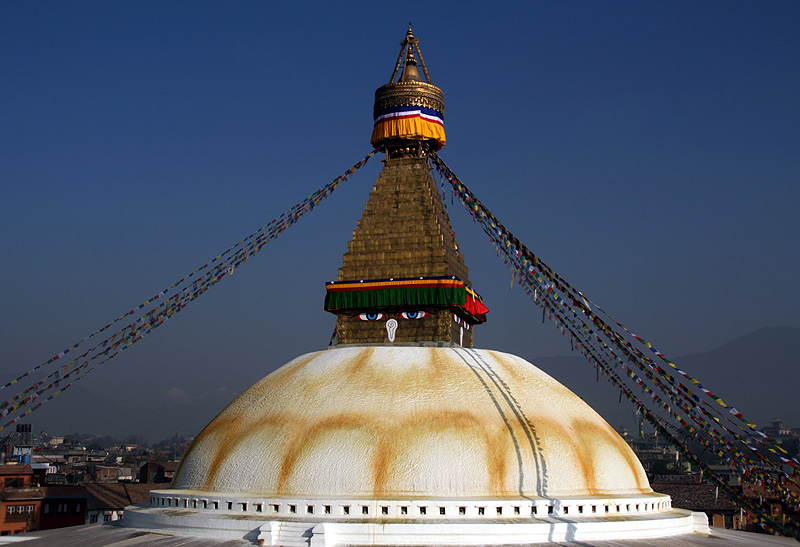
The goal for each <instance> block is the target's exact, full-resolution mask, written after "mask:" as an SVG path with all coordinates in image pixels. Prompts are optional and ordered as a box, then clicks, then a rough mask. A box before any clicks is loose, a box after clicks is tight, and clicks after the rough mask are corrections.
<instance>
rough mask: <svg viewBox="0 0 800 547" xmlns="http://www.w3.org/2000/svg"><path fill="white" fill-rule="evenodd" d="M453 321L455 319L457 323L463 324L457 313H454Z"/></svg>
mask: <svg viewBox="0 0 800 547" xmlns="http://www.w3.org/2000/svg"><path fill="white" fill-rule="evenodd" d="M453 321H455V322H456V324H457V325H460V324H461V318H460V317H459V316H457V315H456V314H453Z"/></svg>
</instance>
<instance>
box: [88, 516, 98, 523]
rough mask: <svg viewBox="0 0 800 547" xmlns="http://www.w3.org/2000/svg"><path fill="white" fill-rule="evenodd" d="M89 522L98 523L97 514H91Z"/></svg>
mask: <svg viewBox="0 0 800 547" xmlns="http://www.w3.org/2000/svg"><path fill="white" fill-rule="evenodd" d="M89 524H97V515H89Z"/></svg>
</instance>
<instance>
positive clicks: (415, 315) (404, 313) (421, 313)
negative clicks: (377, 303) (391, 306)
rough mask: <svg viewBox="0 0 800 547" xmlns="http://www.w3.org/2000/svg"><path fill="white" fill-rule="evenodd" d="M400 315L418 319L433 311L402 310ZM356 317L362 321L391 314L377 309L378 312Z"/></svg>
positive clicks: (375, 319) (360, 314) (377, 319)
mask: <svg viewBox="0 0 800 547" xmlns="http://www.w3.org/2000/svg"><path fill="white" fill-rule="evenodd" d="M398 315H399V316H400V317H401V318H402V319H410V320H416V319H422V318H423V317H428V316H429V315H431V312H427V311H424V310H414V311H402V312H400V313H399V314H398ZM354 317H357V318H358V319H360V320H361V321H380V320H381V319H386V318H387V317H389V316H388V314H386V313H384V312H382V311H376V312H363V313H359V314H357V315H355V316H354Z"/></svg>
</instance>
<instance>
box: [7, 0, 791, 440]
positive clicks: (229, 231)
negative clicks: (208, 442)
mask: <svg viewBox="0 0 800 547" xmlns="http://www.w3.org/2000/svg"><path fill="white" fill-rule="evenodd" d="M401 6H402V7H398V6H397V3H382V4H381V3H369V4H368V3H361V4H359V3H338V2H319V3H303V2H296V3H290V2H282V3H270V2H234V3H222V2H147V1H144V2H72V3H67V2H47V1H43V2H22V1H6V2H2V3H0V78H1V81H2V83H0V98H2V100H0V123H1V124H2V125H1V126H0V127H2V129H1V130H0V188H2V199H0V247H1V248H2V256H3V267H2V268H1V269H0V282H2V287H3V292H2V295H3V296H2V306H1V307H2V316H1V317H0V321H1V323H0V325H1V326H2V328H1V329H0V344H2V361H1V362H0V370H2V372H3V378H2V381H3V382H5V381H7V379H10V378H12V377H14V376H16V375H17V374H18V373H21V372H23V371H25V370H27V369H28V368H30V367H31V366H33V365H35V364H38V363H40V362H41V361H43V360H45V359H47V358H49V357H50V356H52V355H53V354H55V353H57V352H59V351H60V350H62V349H63V348H65V347H67V346H70V345H71V344H72V343H74V342H75V341H77V340H79V339H80V338H82V337H83V336H85V335H86V334H88V333H90V332H92V331H94V330H95V329H97V328H99V327H100V326H102V325H103V324H105V323H107V322H108V321H109V320H111V319H113V318H116V317H117V316H119V315H121V314H122V313H124V312H125V311H127V310H128V309H130V308H131V307H132V306H134V305H136V304H138V303H140V302H142V301H143V300H145V299H146V298H148V297H149V296H151V295H153V294H154V293H156V292H158V291H160V290H161V289H163V288H165V287H166V286H168V285H169V284H171V283H172V282H173V281H176V280H177V279H179V278H180V277H182V276H183V275H184V274H186V273H188V272H190V271H192V270H194V269H195V268H196V267H198V266H200V265H201V264H203V263H204V262H206V261H207V260H208V259H210V258H213V257H214V256H216V255H217V254H218V253H219V252H221V251H223V250H225V249H227V248H228V247H229V246H230V245H231V244H233V243H235V242H237V241H239V240H240V239H241V238H242V237H244V236H246V235H247V234H249V233H251V232H253V231H255V230H256V229H258V228H259V227H261V226H262V225H264V224H265V223H266V222H268V221H269V220H271V219H272V218H274V217H276V216H278V215H279V214H280V213H282V212H283V211H285V210H286V209H287V208H289V207H291V206H292V205H294V204H295V203H297V202H298V201H300V200H301V199H303V198H304V197H305V196H307V195H308V194H310V193H311V192H313V191H314V190H316V189H317V188H319V187H320V186H322V185H323V184H325V183H326V182H327V181H329V180H330V179H332V178H333V177H335V176H336V175H338V174H339V173H341V172H342V171H343V170H345V169H346V168H348V167H349V166H350V165H352V164H353V163H355V162H356V161H357V160H358V159H360V158H361V157H363V156H364V155H365V154H366V153H368V152H369V150H370V146H369V137H370V133H371V126H372V101H373V93H374V90H375V89H376V88H377V87H379V86H380V85H383V84H385V83H387V81H388V78H389V76H390V74H391V71H392V68H393V66H394V62H395V59H396V57H397V52H398V49H399V41H400V40H401V39H402V38H403V36H404V33H405V30H406V28H407V24H408V22H409V21H411V22H412V23H413V26H414V31H415V34H416V35H417V36H418V37H419V38H420V40H421V46H422V51H423V53H424V56H425V60H426V62H427V64H428V68H429V69H430V72H431V76H432V78H433V81H434V83H435V84H436V85H438V86H439V87H441V88H442V89H443V90H444V93H445V105H446V112H445V127H446V130H447V135H448V145H447V147H446V148H445V149H444V150H443V151H442V153H441V155H442V157H443V158H444V160H445V161H446V162H447V163H448V164H449V165H450V167H451V168H452V169H453V170H454V171H455V172H456V173H457V174H458V175H459V176H460V178H461V179H462V180H463V181H464V182H465V183H466V184H467V185H468V186H469V187H470V188H471V189H472V190H473V192H475V194H476V195H477V196H478V197H479V198H480V199H481V200H482V201H483V202H484V203H485V204H486V205H487V206H488V207H489V208H490V210H492V212H493V213H494V214H495V215H496V216H497V217H498V218H500V219H501V220H502V221H503V222H504V223H505V224H506V226H507V227H508V228H510V229H511V230H512V231H513V232H514V233H515V234H516V235H517V236H518V237H519V239H520V240H521V241H523V242H524V243H525V244H526V245H527V246H528V247H530V248H531V249H533V250H534V252H536V253H537V254H538V255H539V256H541V257H542V258H543V259H544V260H545V261H547V262H548V263H549V264H550V265H551V266H552V267H553V268H555V269H556V270H557V271H558V272H559V273H560V274H561V275H562V276H564V277H565V278H566V279H568V280H569V281H570V282H571V283H572V284H573V285H574V286H576V287H578V288H579V289H580V290H581V291H582V292H583V293H584V294H586V295H587V296H589V297H590V298H591V299H593V300H594V301H596V302H598V303H599V304H600V305H601V306H603V307H604V308H605V309H607V310H608V311H610V312H611V313H612V315H614V316H615V318H617V319H618V320H619V321H621V322H622V323H625V324H626V325H628V326H629V327H630V328H631V329H632V330H633V331H634V332H636V333H638V334H640V335H642V336H645V337H646V338H648V339H650V340H652V341H653V342H654V343H655V344H656V345H657V346H658V347H659V348H660V349H661V350H662V351H663V352H664V353H666V354H667V355H668V356H672V357H678V356H680V355H684V354H688V353H693V352H698V351H705V350H710V349H713V348H714V347H717V346H719V345H720V344H723V343H725V342H727V341H729V340H731V339H733V338H735V337H737V336H740V335H743V334H746V333H749V332H752V331H754V330H756V329H758V328H761V327H764V326H773V325H791V326H800V320H798V318H797V317H798V316H797V309H798V307H799V306H798V305H800V297H798V292H797V282H796V272H797V271H798V269H799V268H798V266H800V251H798V248H799V246H798V242H797V239H798V236H800V220H798V215H797V212H796V209H797V206H798V203H800V190H798V181H799V180H800V100H798V97H800V71H798V69H797V66H798V65H797V63H798V59H799V58H800V33H798V31H797V29H798V28H800V3H798V2H794V1H785V2H783V1H774V2H768V3H756V2H737V1H733V2H721V1H714V2H711V1H709V2H694V1H693V2H680V1H679V2H627V1H616V2H606V3H601V2H594V1H569V2H566V1H565V2H517V3H487V2H480V3H478V2H474V3H469V2H466V3H465V2H435V3H432V2H413V1H412V2H404V3H402V4H401ZM380 165H381V164H380V161H377V160H373V161H372V162H370V164H369V165H368V166H367V167H366V168H365V169H363V170H361V171H360V172H359V173H358V174H357V175H356V176H355V177H354V178H352V179H351V180H350V181H349V182H348V183H347V184H346V185H345V186H344V187H342V188H341V189H340V190H338V191H337V192H336V193H335V194H334V195H333V196H332V197H331V198H329V199H328V200H327V201H326V202H324V203H323V206H322V207H321V208H319V209H316V210H314V211H313V212H312V213H311V214H310V215H309V216H307V217H306V218H305V219H304V220H303V221H302V222H301V223H300V224H298V225H296V226H294V227H292V228H291V229H290V230H289V231H287V232H285V233H284V234H283V236H282V237H280V238H279V239H278V240H277V241H275V242H274V243H271V244H270V245H268V246H267V247H265V248H264V250H262V252H261V253H260V254H259V255H258V256H257V257H256V258H255V259H253V260H251V261H248V263H247V264H245V265H244V266H243V267H242V268H240V269H237V271H236V272H235V275H234V276H233V277H231V278H230V279H226V280H225V281H224V282H223V283H221V284H220V285H218V286H217V287H215V288H214V289H213V290H212V291H210V292H209V293H207V294H206V295H205V296H204V297H203V298H201V299H200V300H198V301H196V302H194V303H193V304H192V305H191V306H190V307H189V308H188V309H187V310H186V311H185V312H184V313H182V314H181V316H179V317H177V318H176V319H175V320H173V321H170V322H169V323H168V324H166V325H165V326H164V327H162V328H161V329H159V330H158V331H156V332H155V333H154V334H152V335H150V336H149V337H148V338H147V339H146V341H145V342H144V343H143V344H140V345H137V347H134V348H133V349H132V350H130V351H128V352H126V354H125V355H124V356H122V357H120V358H117V359H114V360H112V361H110V362H109V363H107V364H106V365H104V366H103V368H102V369H99V370H97V371H95V372H94V373H92V374H91V375H89V376H88V377H87V378H86V379H84V380H82V381H81V382H79V384H77V385H76V387H75V389H73V390H70V392H66V393H65V394H63V395H62V396H60V397H59V398H58V399H56V400H54V401H52V402H51V403H49V404H48V405H47V406H48V407H49V408H42V409H41V410H39V411H37V412H35V413H34V414H32V415H31V416H30V417H29V418H30V419H29V421H31V422H32V423H33V424H34V429H35V430H37V431H39V430H42V429H45V430H48V431H52V432H58V431H61V432H64V431H65V430H66V431H75V430H80V431H92V430H95V431H102V432H112V430H113V429H114V428H115V427H116V428H118V429H117V432H119V433H128V432H130V433H134V432H147V431H151V432H152V433H151V434H150V435H149V437H150V439H151V440H158V439H159V438H160V437H161V436H162V435H161V434H162V433H169V432H180V433H186V434H189V433H195V432H197V431H199V428H200V427H202V426H203V425H204V424H205V423H206V422H208V421H209V420H210V419H211V418H212V417H213V416H214V415H215V414H216V413H217V412H218V411H219V410H221V408H222V405H223V404H224V402H225V401H227V400H229V399H230V397H231V396H232V394H233V393H238V392H240V391H242V390H243V389H244V388H246V387H247V386H249V385H251V384H252V383H253V382H255V381H256V380H258V379H259V378H261V377H262V376H264V375H265V374H267V373H268V372H270V371H272V370H274V369H275V368H276V367H277V366H279V365H281V364H283V363H284V362H286V361H288V360H290V359H291V358H293V357H295V356H297V355H300V354H302V353H305V352H308V351H313V350H317V349H322V348H324V347H325V346H326V345H327V342H328V339H329V337H330V335H331V332H332V330H333V327H334V317H333V316H332V315H329V314H326V313H325V312H324V311H322V302H323V298H324V282H325V281H326V280H329V279H333V278H335V276H336V272H337V268H338V267H339V266H340V265H341V256H342V253H343V252H344V251H345V250H346V243H347V241H348V239H349V237H350V235H351V231H352V230H353V228H355V224H356V221H357V220H358V218H359V217H360V214H361V210H362V209H363V205H364V202H365V201H366V199H367V196H368V194H369V190H370V188H371V186H372V183H373V181H374V179H375V178H376V177H377V174H378V171H379V169H380ZM448 205H449V204H448ZM449 207H450V211H451V217H452V218H453V222H454V226H455V228H456V235H457V237H458V239H459V240H460V242H461V243H462V246H463V248H464V250H465V254H466V258H467V263H468V266H469V267H470V272H471V278H472V282H473V285H474V287H475V289H476V290H477V291H478V292H480V293H481V294H482V295H483V297H484V299H485V301H486V303H487V305H488V306H489V308H490V309H491V310H492V311H491V313H490V316H489V321H488V322H487V324H486V325H484V326H481V327H480V328H478V329H476V335H475V336H476V346H477V347H484V348H490V349H500V350H504V351H508V352H511V353H515V354H518V355H520V356H522V357H525V358H527V359H529V360H531V361H534V362H535V361H536V358H537V357H544V356H550V355H556V354H560V353H565V352H568V342H567V341H566V340H565V339H564V338H563V337H562V336H561V335H560V334H559V333H558V332H557V331H556V330H555V329H554V328H553V327H552V326H551V325H550V324H549V323H548V324H544V325H543V324H541V321H540V315H539V313H538V308H536V307H535V306H533V304H531V303H530V302H529V301H528V300H526V299H525V298H524V297H523V294H522V292H521V291H519V290H518V288H515V289H514V290H512V291H509V284H510V281H511V275H510V273H509V272H508V271H507V270H506V269H505V268H504V266H503V264H502V261H499V260H497V258H496V256H495V255H494V253H493V250H492V248H491V246H490V245H488V243H487V241H486V240H485V236H484V235H483V234H482V232H481V231H480V230H479V229H478V227H477V225H474V224H473V223H472V221H471V220H470V219H469V218H468V217H467V216H466V215H465V214H464V212H463V211H462V210H461V209H459V206H458V205H457V204H456V205H455V206H449ZM756 368H757V367H756ZM587 374H590V375H593V374H594V372H593V371H591V369H589V367H587ZM757 374H758V372H757V370H754V375H756V376H757ZM798 379H800V378H792V379H787V380H789V381H795V382H797V381H798ZM705 382H706V383H707V385H710V386H711V387H712V388H713V380H711V379H706V380H705ZM7 391H8V390H5V391H4V392H2V393H0V395H5V394H6V393H7ZM9 395H10V393H9ZM4 399H5V397H0V400H4ZM165 405H166V406H165ZM137 406H139V407H141V408H147V409H156V408H163V409H164V411H163V412H162V417H161V418H159V420H158V422H155V421H154V419H152V418H147V417H144V418H141V419H140V420H139V421H138V422H137V421H136V416H135V415H132V413H131V412H130V408H135V407H137ZM145 414H146V413H145ZM87 416H88V417H87ZM143 416H144V415H143ZM148 416H149V415H148ZM795 425H798V424H795ZM137 428H138V429H137Z"/></svg>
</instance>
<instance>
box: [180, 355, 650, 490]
mask: <svg viewBox="0 0 800 547" xmlns="http://www.w3.org/2000/svg"><path fill="white" fill-rule="evenodd" d="M171 488H172V489H178V490H188V491H206V492H236V493H238V494H240V495H258V496H265V497H269V498H296V497H303V498H318V499H319V498H337V497H347V498H370V499H419V498H450V499H453V498H471V497H490V498H511V497H513V498H519V497H521V496H522V497H528V496H536V497H548V498H560V497H569V496H573V497H574V496H605V495H608V496H619V495H638V494H651V493H652V490H651V489H650V486H649V484H648V481H647V477H646V476H645V473H644V470H643V469H642V466H641V464H640V463H639V461H638V459H637V458H636V456H635V455H634V454H633V452H632V451H631V449H630V448H629V447H628V445H627V444H626V443H625V442H624V441H623V440H622V438H621V437H620V436H619V435H618V434H617V433H616V432H615V431H614V430H613V429H612V428H611V427H610V426H609V425H608V424H607V423H606V422H605V421H604V420H603V419H602V418H601V417H600V416H599V415H598V414H597V413H596V412H594V411H593V410H592V409H591V408H590V407H589V406H588V405H587V404H586V403H584V402H583V401H582V400H581V399H580V398H578V397H577V396H576V395H574V394H573V393H572V392H571V391H569V390H568V389H567V388H566V387H564V386H563V385H561V384H560V383H558V382H557V381H555V380H554V379H553V378H551V377H550V376H548V375H547V374H545V373H544V372H542V371H541V370H539V369H538V368H536V367H535V366H533V365H531V364H530V363H528V362H527V361H525V360H524V359H521V358H519V357H516V356H513V355H509V354H506V353H501V352H496V351H487V350H473V349H463V348H447V347H391V346H371V347H365V346H359V347H339V348H335V349H330V350H327V351H320V352H315V353H309V354H307V355H304V356H302V357H298V358H297V359H295V360H293V361H292V362H290V363H288V364H286V365H284V366H283V367H281V368H280V369H278V370H276V371H275V372H273V373H272V374H270V375H268V376H267V377H265V378H264V379H262V380H261V381H259V382H258V383H256V384H255V385H254V386H253V387H251V388H250V389H248V390H247V391H245V392H244V393H243V394H242V395H240V396H239V397H238V398H237V399H236V400H234V401H233V402H232V403H231V404H230V405H229V406H228V407H227V408H226V409H225V410H223V411H222V412H221V413H220V414H219V416H217V417H216V418H215V419H214V420H213V421H212V422H211V423H210V424H209V425H208V426H207V427H206V428H205V429H204V430H203V431H202V432H201V433H200V435H199V436H198V437H197V439H196V440H195V441H194V443H193V444H192V446H191V447H190V449H189V451H188V452H187V454H186V455H185V456H184V458H183V460H182V463H181V466H180V468H179V470H178V472H177V473H176V476H175V479H174V481H173V484H172V487H171Z"/></svg>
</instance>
